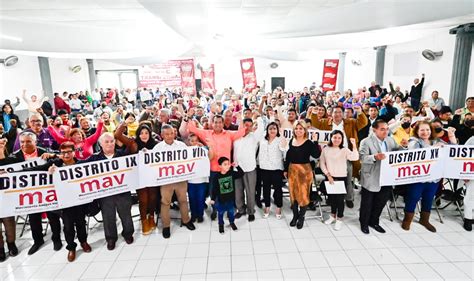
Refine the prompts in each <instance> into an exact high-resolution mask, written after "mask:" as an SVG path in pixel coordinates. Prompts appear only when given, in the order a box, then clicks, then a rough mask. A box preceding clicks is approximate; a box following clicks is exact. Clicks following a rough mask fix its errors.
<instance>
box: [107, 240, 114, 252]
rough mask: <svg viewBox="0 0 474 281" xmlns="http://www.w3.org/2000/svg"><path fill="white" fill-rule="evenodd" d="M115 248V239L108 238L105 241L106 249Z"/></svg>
mask: <svg viewBox="0 0 474 281" xmlns="http://www.w3.org/2000/svg"><path fill="white" fill-rule="evenodd" d="M113 249H115V241H113V240H109V241H107V250H109V251H112V250H113Z"/></svg>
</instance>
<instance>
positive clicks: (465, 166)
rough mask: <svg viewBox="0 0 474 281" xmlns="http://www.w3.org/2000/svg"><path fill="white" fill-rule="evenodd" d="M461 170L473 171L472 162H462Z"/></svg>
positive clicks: (473, 164) (473, 165)
mask: <svg viewBox="0 0 474 281" xmlns="http://www.w3.org/2000/svg"><path fill="white" fill-rule="evenodd" d="M462 171H463V172H474V162H464V164H463V166H462Z"/></svg>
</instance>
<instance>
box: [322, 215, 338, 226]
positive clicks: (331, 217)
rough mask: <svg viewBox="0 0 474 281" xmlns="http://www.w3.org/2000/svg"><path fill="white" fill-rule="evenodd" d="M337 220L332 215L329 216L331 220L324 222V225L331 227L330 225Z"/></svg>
mask: <svg viewBox="0 0 474 281" xmlns="http://www.w3.org/2000/svg"><path fill="white" fill-rule="evenodd" d="M335 220H336V219H335V218H334V217H333V216H332V215H329V218H328V219H327V220H325V221H324V224H327V225H330V224H331V223H333V222H334V221H335Z"/></svg>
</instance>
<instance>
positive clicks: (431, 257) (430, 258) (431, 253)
mask: <svg viewBox="0 0 474 281" xmlns="http://www.w3.org/2000/svg"><path fill="white" fill-rule="evenodd" d="M412 250H413V251H414V252H415V253H416V254H417V255H418V256H419V257H420V258H421V259H422V260H423V261H424V262H426V263H430V262H447V261H448V260H447V259H446V258H445V257H444V255H442V254H441V253H440V252H438V251H436V249H435V248H433V247H431V246H428V247H416V248H412Z"/></svg>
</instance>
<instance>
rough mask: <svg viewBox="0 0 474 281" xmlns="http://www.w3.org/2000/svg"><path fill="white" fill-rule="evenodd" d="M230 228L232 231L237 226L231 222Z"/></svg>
mask: <svg viewBox="0 0 474 281" xmlns="http://www.w3.org/2000/svg"><path fill="white" fill-rule="evenodd" d="M230 228H232V230H233V231H236V230H237V226H236V225H235V223H231V224H230Z"/></svg>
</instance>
